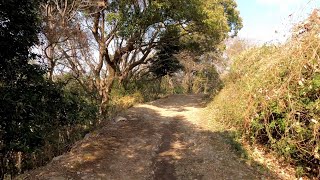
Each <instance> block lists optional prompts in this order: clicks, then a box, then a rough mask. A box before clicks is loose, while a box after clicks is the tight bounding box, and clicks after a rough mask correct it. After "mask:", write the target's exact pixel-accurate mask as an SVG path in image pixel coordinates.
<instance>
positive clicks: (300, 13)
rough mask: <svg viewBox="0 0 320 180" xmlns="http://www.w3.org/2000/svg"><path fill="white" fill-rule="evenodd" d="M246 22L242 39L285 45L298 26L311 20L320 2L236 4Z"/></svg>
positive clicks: (254, 1) (251, 0) (260, 0)
mask: <svg viewBox="0 0 320 180" xmlns="http://www.w3.org/2000/svg"><path fill="white" fill-rule="evenodd" d="M236 2H237V4H238V9H239V10H240V16H241V17H242V18H243V25H244V27H243V29H242V30H241V31H240V33H239V36H240V37H241V38H245V39H249V40H253V41H255V42H258V43H268V42H274V43H275V42H283V41H284V40H285V39H286V38H288V37H289V36H290V30H291V28H292V26H293V25H295V24H296V23H297V22H301V21H303V20H304V19H306V18H307V17H308V14H310V13H311V12H312V10H313V9H314V8H320V0H236Z"/></svg>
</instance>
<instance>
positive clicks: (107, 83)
mask: <svg viewBox="0 0 320 180" xmlns="http://www.w3.org/2000/svg"><path fill="white" fill-rule="evenodd" d="M107 68H108V73H109V74H108V77H107V78H106V79H103V80H102V81H101V82H100V96H101V102H100V108H99V115H100V117H101V118H104V117H105V116H106V115H107V107H108V102H109V100H110V93H111V89H112V86H113V83H114V79H115V73H116V72H115V70H114V69H113V68H112V67H111V66H110V65H107Z"/></svg>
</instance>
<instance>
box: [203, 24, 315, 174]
mask: <svg viewBox="0 0 320 180" xmlns="http://www.w3.org/2000/svg"><path fill="white" fill-rule="evenodd" d="M319 42H320V39H319V27H318V25H316V26H315V27H314V28H312V29H309V30H308V31H306V32H304V33H300V34H298V35H294V36H293V37H292V38H291V39H290V40H289V41H288V42H287V43H286V44H283V45H278V46H276V45H264V46H262V47H255V48H251V49H250V50H247V51H245V52H243V53H242V54H241V55H239V56H237V57H236V58H235V59H234V62H233V65H232V69H231V72H230V73H229V74H228V75H227V76H226V77H225V78H224V82H225V87H224V88H223V89H222V91H221V92H220V93H219V94H218V95H217V96H216V97H215V98H214V99H213V101H212V103H211V104H210V106H209V109H210V110H211V111H212V114H211V116H212V118H213V119H214V121H220V122H224V123H226V124H229V125H230V126H233V127H236V128H237V129H238V130H239V131H240V132H241V133H242V134H243V136H244V137H245V138H246V139H247V140H248V141H250V142H251V143H259V144H262V145H264V146H266V147H267V148H269V149H272V150H273V151H276V152H278V153H279V155H281V156H283V157H285V158H286V160H288V161H289V162H292V163H294V164H295V165H296V167H297V172H298V174H297V176H302V175H308V176H313V177H319V176H320V169H319V167H320V156H319V148H320V122H319V120H320V111H319V107H320V104H319V103H320V101H319V96H320V69H319V68H320V56H319V55H320V46H319ZM214 121H212V122H214Z"/></svg>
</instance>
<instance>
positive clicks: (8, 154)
mask: <svg viewBox="0 0 320 180" xmlns="http://www.w3.org/2000/svg"><path fill="white" fill-rule="evenodd" d="M37 9H38V4H37V1H30V0H5V1H4V0H1V1H0V23H1V24H0V42H1V43H0V49H1V51H0V59H1V61H0V179H3V178H4V176H5V175H6V174H10V175H12V176H14V175H16V174H17V173H20V172H23V171H24V170H26V169H30V168H32V167H33V164H38V165H39V163H38V162H33V163H31V162H32V161H37V160H39V159H42V158H43V156H48V155H47V154H45V155H44V154H41V153H38V152H39V151H40V152H41V149H42V150H43V148H44V147H45V145H46V144H47V143H48V142H49V143H53V142H57V143H58V146H57V147H55V145H57V144H51V146H53V147H55V148H53V150H52V151H53V154H52V156H54V155H56V153H57V152H58V153H59V152H60V151H59V150H57V149H59V148H60V147H59V145H60V146H64V147H66V146H68V142H62V141H61V140H60V139H61V138H60V137H61V134H62V132H64V130H65V129H66V128H67V127H70V126H75V125H78V124H79V125H80V124H84V121H88V119H90V118H94V117H95V113H94V112H96V110H95V109H94V107H92V105H91V104H90V103H88V102H86V101H85V100H84V99H82V97H81V96H79V95H78V94H77V91H66V92H64V91H63V90H62V87H61V86H59V85H58V84H55V83H53V82H50V81H47V80H46V79H44V77H43V74H44V73H45V70H44V69H42V68H41V67H40V66H38V65H35V64H32V63H31V62H30V61H31V60H35V59H32V58H35V57H36V56H35V55H33V54H32V53H31V52H30V49H31V47H32V46H33V45H35V44H36V43H37V42H38V39H37V33H38V29H39V28H38V27H39V23H38V14H37V11H36V10H37ZM69 130H70V128H69ZM68 136H69V138H70V134H69V135H68ZM57 137H59V138H57ZM54 149H55V150H54ZM60 149H63V148H60ZM60 153H61V152H60ZM38 155H39V156H38ZM18 156H20V158H21V159H23V161H18V160H17V159H18V158H17V157H18ZM50 158H51V157H50ZM50 158H49V159H50ZM49 159H46V161H47V160H49ZM42 163H43V162H42ZM40 165H42V164H41V163H40Z"/></svg>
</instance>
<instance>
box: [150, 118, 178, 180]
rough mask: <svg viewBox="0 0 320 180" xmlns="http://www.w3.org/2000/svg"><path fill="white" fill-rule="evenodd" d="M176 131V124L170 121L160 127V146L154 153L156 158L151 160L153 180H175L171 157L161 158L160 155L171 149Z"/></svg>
mask: <svg viewBox="0 0 320 180" xmlns="http://www.w3.org/2000/svg"><path fill="white" fill-rule="evenodd" d="M176 129H177V122H176V121H172V122H170V124H164V125H163V127H162V130H161V131H162V133H163V134H162V136H161V141H160V142H161V144H160V146H159V149H158V150H157V151H156V156H155V158H154V159H153V167H154V170H153V171H154V177H153V178H154V179H155V180H163V179H170V180H176V179H177V178H176V172H175V167H174V164H173V159H172V157H171V156H161V153H164V152H167V151H169V150H170V149H171V143H172V142H174V141H175V140H176V137H175V136H174V133H175V131H176Z"/></svg>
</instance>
